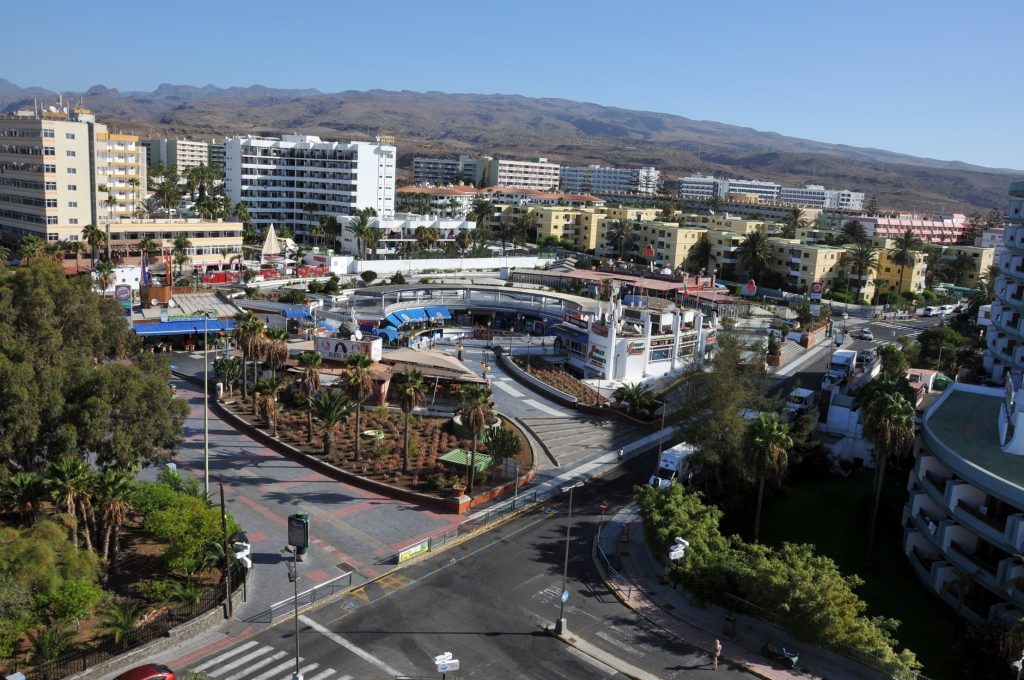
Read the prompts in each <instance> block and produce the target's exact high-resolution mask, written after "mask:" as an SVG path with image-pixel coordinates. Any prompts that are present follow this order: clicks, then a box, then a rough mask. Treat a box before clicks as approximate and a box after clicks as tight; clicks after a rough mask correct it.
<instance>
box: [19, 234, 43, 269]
mask: <svg viewBox="0 0 1024 680" xmlns="http://www.w3.org/2000/svg"><path fill="white" fill-rule="evenodd" d="M45 252H46V241H44V240H43V239H41V238H39V237H38V236H24V237H22V239H21V240H20V241H18V253H19V254H20V255H21V262H22V264H28V263H29V262H31V261H32V260H35V259H38V258H40V257H42V256H43V255H44V254H45Z"/></svg>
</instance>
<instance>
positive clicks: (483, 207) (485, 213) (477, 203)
mask: <svg viewBox="0 0 1024 680" xmlns="http://www.w3.org/2000/svg"><path fill="white" fill-rule="evenodd" d="M469 216H472V219H473V221H474V222H476V226H477V228H478V229H479V228H482V227H490V226H491V222H492V221H493V220H494V204H493V203H491V202H490V201H488V200H487V199H486V198H484V197H483V196H477V197H476V198H474V199H473V208H472V210H470V212H469V215H467V217H469Z"/></svg>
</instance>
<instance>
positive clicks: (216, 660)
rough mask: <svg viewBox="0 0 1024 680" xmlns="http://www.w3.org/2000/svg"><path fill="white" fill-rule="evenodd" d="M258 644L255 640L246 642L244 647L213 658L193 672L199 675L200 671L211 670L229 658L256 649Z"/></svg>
mask: <svg viewBox="0 0 1024 680" xmlns="http://www.w3.org/2000/svg"><path fill="white" fill-rule="evenodd" d="M257 644H259V643H258V642H257V641H256V640H253V641H251V642H246V643H245V644H244V645H239V646H238V647H235V648H234V649H232V650H231V651H229V652H224V653H223V654H221V655H220V656H215V657H213V658H212V659H210V660H209V661H207V662H206V663H204V664H202V665H200V666H196V667H195V668H193V669H192V670H193V672H196V673H198V672H200V671H203V670H205V669H207V668H209V667H210V666H213V665H215V664H218V663H220V662H221V661H223V660H224V659H227V658H230V657H232V656H234V655H235V654H241V653H242V652H244V651H245V650H247V649H249V648H250V647H254V646H256V645H257Z"/></svg>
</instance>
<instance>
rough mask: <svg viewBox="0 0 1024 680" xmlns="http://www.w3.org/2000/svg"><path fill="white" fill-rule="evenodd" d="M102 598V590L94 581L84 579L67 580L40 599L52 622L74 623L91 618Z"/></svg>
mask: <svg viewBox="0 0 1024 680" xmlns="http://www.w3.org/2000/svg"><path fill="white" fill-rule="evenodd" d="M102 598H103V589H102V588H101V587H100V586H99V584H98V583H96V582H95V581H89V580H87V579H84V578H73V579H67V580H66V581H64V582H63V583H61V584H60V585H59V586H57V589H56V590H55V591H54V592H53V593H51V594H50V595H48V596H46V597H44V598H42V600H43V601H42V602H41V604H42V606H43V607H44V608H45V609H46V611H47V613H48V614H49V615H50V618H51V620H54V621H74V622H75V623H76V624H77V623H78V622H79V621H81V620H82V619H87V618H89V617H90V616H92V611H93V609H94V608H95V607H96V604H97V603H98V602H99V601H100V600H101V599H102Z"/></svg>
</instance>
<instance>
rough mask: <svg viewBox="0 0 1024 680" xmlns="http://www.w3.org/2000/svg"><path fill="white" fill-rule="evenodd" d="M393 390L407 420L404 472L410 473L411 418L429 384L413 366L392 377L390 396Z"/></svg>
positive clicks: (403, 458)
mask: <svg viewBox="0 0 1024 680" xmlns="http://www.w3.org/2000/svg"><path fill="white" fill-rule="evenodd" d="M392 390H394V396H395V397H396V398H397V399H398V405H399V406H400V407H401V409H402V420H404V421H405V433H404V434H405V445H404V448H403V457H402V472H403V473H405V474H408V473H409V420H410V419H411V416H412V412H413V409H415V408H416V407H417V406H419V405H420V404H421V403H423V398H424V397H425V396H426V394H427V386H426V383H424V382H423V374H422V373H420V372H419V371H417V370H416V369H414V368H412V369H406V370H404V371H402V372H401V373H399V374H397V375H395V377H393V378H392V379H391V384H390V385H389V386H388V396H389V397H391V396H392Z"/></svg>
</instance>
